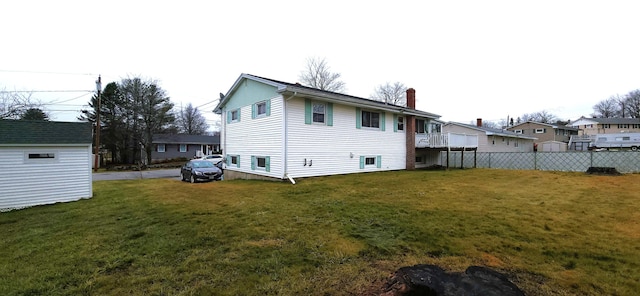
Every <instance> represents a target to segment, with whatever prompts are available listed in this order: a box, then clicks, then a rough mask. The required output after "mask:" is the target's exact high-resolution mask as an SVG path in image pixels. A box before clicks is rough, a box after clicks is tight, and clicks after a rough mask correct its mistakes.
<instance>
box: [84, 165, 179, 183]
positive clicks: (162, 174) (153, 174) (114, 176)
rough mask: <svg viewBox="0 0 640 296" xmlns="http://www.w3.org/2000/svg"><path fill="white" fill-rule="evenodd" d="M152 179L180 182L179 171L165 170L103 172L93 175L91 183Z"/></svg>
mask: <svg viewBox="0 0 640 296" xmlns="http://www.w3.org/2000/svg"><path fill="white" fill-rule="evenodd" d="M154 178H173V179H176V180H180V169H179V168H178V169H165V170H148V171H139V172H130V171H126V172H104V173H93V181H105V180H135V179H154Z"/></svg>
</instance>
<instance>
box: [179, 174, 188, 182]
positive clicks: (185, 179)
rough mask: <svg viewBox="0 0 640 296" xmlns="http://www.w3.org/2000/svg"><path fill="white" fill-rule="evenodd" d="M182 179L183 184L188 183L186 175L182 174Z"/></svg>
mask: <svg viewBox="0 0 640 296" xmlns="http://www.w3.org/2000/svg"><path fill="white" fill-rule="evenodd" d="M180 178H181V179H182V182H185V181H187V178H186V177H185V175H184V173H180Z"/></svg>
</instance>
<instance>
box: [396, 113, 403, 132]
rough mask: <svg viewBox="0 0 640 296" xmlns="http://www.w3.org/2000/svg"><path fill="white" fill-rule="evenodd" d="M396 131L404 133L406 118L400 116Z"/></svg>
mask: <svg viewBox="0 0 640 296" xmlns="http://www.w3.org/2000/svg"><path fill="white" fill-rule="evenodd" d="M396 129H397V130H398V131H404V116H398V126H397V127H396Z"/></svg>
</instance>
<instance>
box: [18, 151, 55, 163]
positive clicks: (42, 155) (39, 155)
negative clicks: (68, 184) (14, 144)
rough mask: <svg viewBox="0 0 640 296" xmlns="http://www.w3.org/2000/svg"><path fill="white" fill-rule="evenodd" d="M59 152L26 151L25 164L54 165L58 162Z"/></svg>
mask: <svg viewBox="0 0 640 296" xmlns="http://www.w3.org/2000/svg"><path fill="white" fill-rule="evenodd" d="M58 157H59V152H58V151H57V150H56V151H25V153H24V163H52V162H58Z"/></svg>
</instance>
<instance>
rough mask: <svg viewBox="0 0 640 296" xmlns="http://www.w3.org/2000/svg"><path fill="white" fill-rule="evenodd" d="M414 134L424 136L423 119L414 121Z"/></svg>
mask: <svg viewBox="0 0 640 296" xmlns="http://www.w3.org/2000/svg"><path fill="white" fill-rule="evenodd" d="M416 133H418V134H424V133H425V130H424V119H416Z"/></svg>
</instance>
